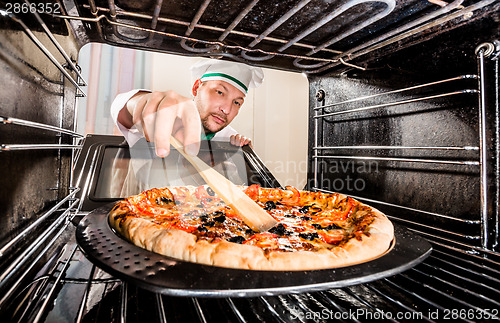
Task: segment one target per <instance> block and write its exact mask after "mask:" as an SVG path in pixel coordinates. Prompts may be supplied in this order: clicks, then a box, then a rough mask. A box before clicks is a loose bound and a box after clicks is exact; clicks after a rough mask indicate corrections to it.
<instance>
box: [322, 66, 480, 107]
mask: <svg viewBox="0 0 500 323" xmlns="http://www.w3.org/2000/svg"><path fill="white" fill-rule="evenodd" d="M470 79H475V80H477V79H479V76H477V75H474V74H465V75H459V76H456V77H452V78H448V79H444V80H439V81H434V82H429V83H423V84H418V85H414V86H409V87H405V88H402V89H397V90H393V91H387V92H383V93H377V94H372V95H366V96H362V97H359V98H354V99H349V100H344V101H340V102H335V103H329V104H325V105H322V106H316V107H314V110H319V109H324V108H331V107H334V106H337V105H342V104H346V103H352V102H357V101H363V100H367V99H373V98H377V97H380V96H383V95H388V94H396V93H402V92H407V91H411V90H416V89H422V88H426V87H430V86H433V85H438V84H444V83H449V82H453V81H458V80H470Z"/></svg>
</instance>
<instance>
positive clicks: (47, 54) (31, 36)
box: [0, 9, 86, 96]
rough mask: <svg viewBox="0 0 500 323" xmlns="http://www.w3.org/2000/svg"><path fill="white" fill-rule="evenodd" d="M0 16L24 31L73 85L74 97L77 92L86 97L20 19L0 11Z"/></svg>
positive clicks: (78, 85) (76, 83)
mask: <svg viewBox="0 0 500 323" xmlns="http://www.w3.org/2000/svg"><path fill="white" fill-rule="evenodd" d="M0 14H2V15H3V16H7V17H9V18H10V19H11V20H12V21H15V22H17V23H18V24H19V25H20V26H21V27H22V28H23V29H24V32H25V33H26V35H27V36H28V37H29V38H30V39H31V41H32V42H33V43H34V44H35V45H36V46H37V47H38V48H39V49H40V50H41V51H42V53H43V54H45V56H46V57H47V58H48V59H49V60H50V61H51V62H52V64H53V65H54V66H55V67H57V69H58V70H59V71H60V72H61V73H62V74H63V75H64V77H66V79H68V81H70V82H71V84H73V86H74V87H75V88H76V89H77V94H76V95H79V94H78V91H80V94H81V95H82V96H86V94H85V92H84V91H83V89H82V88H81V87H80V84H78V82H77V81H75V79H74V78H73V77H72V76H71V74H69V73H68V71H66V70H65V68H64V67H63V66H62V65H61V63H59V62H58V61H57V59H56V58H55V57H54V55H52V53H51V52H50V51H49V50H48V49H47V47H45V45H44V44H43V43H42V42H41V41H40V40H39V39H38V38H37V37H36V36H35V34H34V33H33V31H32V30H31V29H30V28H29V27H28V26H26V24H25V23H24V22H23V21H22V20H21V19H20V18H18V17H17V16H16V15H14V14H12V13H9V12H6V11H4V10H1V9H0Z"/></svg>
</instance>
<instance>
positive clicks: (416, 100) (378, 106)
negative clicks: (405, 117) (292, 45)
mask: <svg viewBox="0 0 500 323" xmlns="http://www.w3.org/2000/svg"><path fill="white" fill-rule="evenodd" d="M478 93H479V91H478V90H475V89H464V90H460V91H453V92H447V93H442V94H436V95H430V96H426V97H421V98H415V99H409V100H402V101H397V102H389V103H384V104H376V105H371V106H367V107H362V108H356V109H349V110H345V111H336V112H330V113H324V114H317V115H315V116H313V118H315V119H319V118H324V117H331V116H338V115H343V114H348V113H354V112H361V111H368V110H374V109H379V108H386V107H392V106H395V105H400V104H408V103H414V102H420V101H427V100H433V99H439V98H444V97H448V96H453V95H458V94H478Z"/></svg>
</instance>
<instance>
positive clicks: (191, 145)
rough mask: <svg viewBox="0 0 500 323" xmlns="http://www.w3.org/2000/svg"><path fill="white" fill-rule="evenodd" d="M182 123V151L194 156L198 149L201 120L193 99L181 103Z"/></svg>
mask: <svg viewBox="0 0 500 323" xmlns="http://www.w3.org/2000/svg"><path fill="white" fill-rule="evenodd" d="M181 109H182V110H181V111H182V118H181V119H182V125H183V127H184V129H183V130H184V131H183V133H184V151H185V152H186V154H189V155H192V156H196V155H198V152H199V151H200V139H201V128H202V127H201V120H200V114H199V112H198V109H196V106H195V105H194V103H193V101H184V102H182V103H181Z"/></svg>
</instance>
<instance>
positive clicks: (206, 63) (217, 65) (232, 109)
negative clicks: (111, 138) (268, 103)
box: [111, 59, 264, 157]
mask: <svg viewBox="0 0 500 323" xmlns="http://www.w3.org/2000/svg"><path fill="white" fill-rule="evenodd" d="M191 74H192V77H193V79H194V80H195V81H194V83H193V87H192V90H191V92H192V95H193V98H192V99H190V98H187V97H184V96H182V95H180V94H178V93H176V92H174V91H165V92H149V91H144V90H133V91H130V92H127V93H123V94H119V95H118V96H117V97H116V99H115V100H114V101H113V104H112V106H111V115H112V116H113V120H115V122H116V125H117V126H118V129H120V131H121V132H122V133H123V135H124V136H125V139H126V140H127V142H128V143H129V145H130V146H133V145H134V144H135V143H136V142H137V141H138V140H139V139H140V138H141V137H143V136H144V137H145V138H146V140H147V141H149V142H154V143H155V149H156V154H157V155H158V156H160V157H166V156H167V155H168V154H169V152H170V136H171V135H173V136H174V137H175V138H177V139H179V140H180V141H181V142H183V143H184V147H185V151H186V153H188V154H191V155H196V154H197V153H198V151H199V147H200V138H201V139H208V140H218V141H230V142H231V143H232V144H233V145H236V146H243V145H246V144H251V141H250V139H249V138H246V137H244V136H242V135H239V134H238V133H237V132H236V130H234V129H233V128H232V127H230V126H229V124H230V123H231V121H233V119H234V118H235V117H236V116H237V115H238V113H239V111H240V108H241V107H242V105H243V103H244V101H245V96H246V94H247V92H248V89H249V88H251V87H257V86H258V85H260V84H261V83H262V80H263V78H264V73H263V71H262V69H261V68H258V67H252V66H249V65H246V64H242V63H235V62H228V61H222V60H213V59H210V60H203V61H200V62H198V63H196V64H195V65H193V66H192V67H191ZM172 77H175V76H172Z"/></svg>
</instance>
